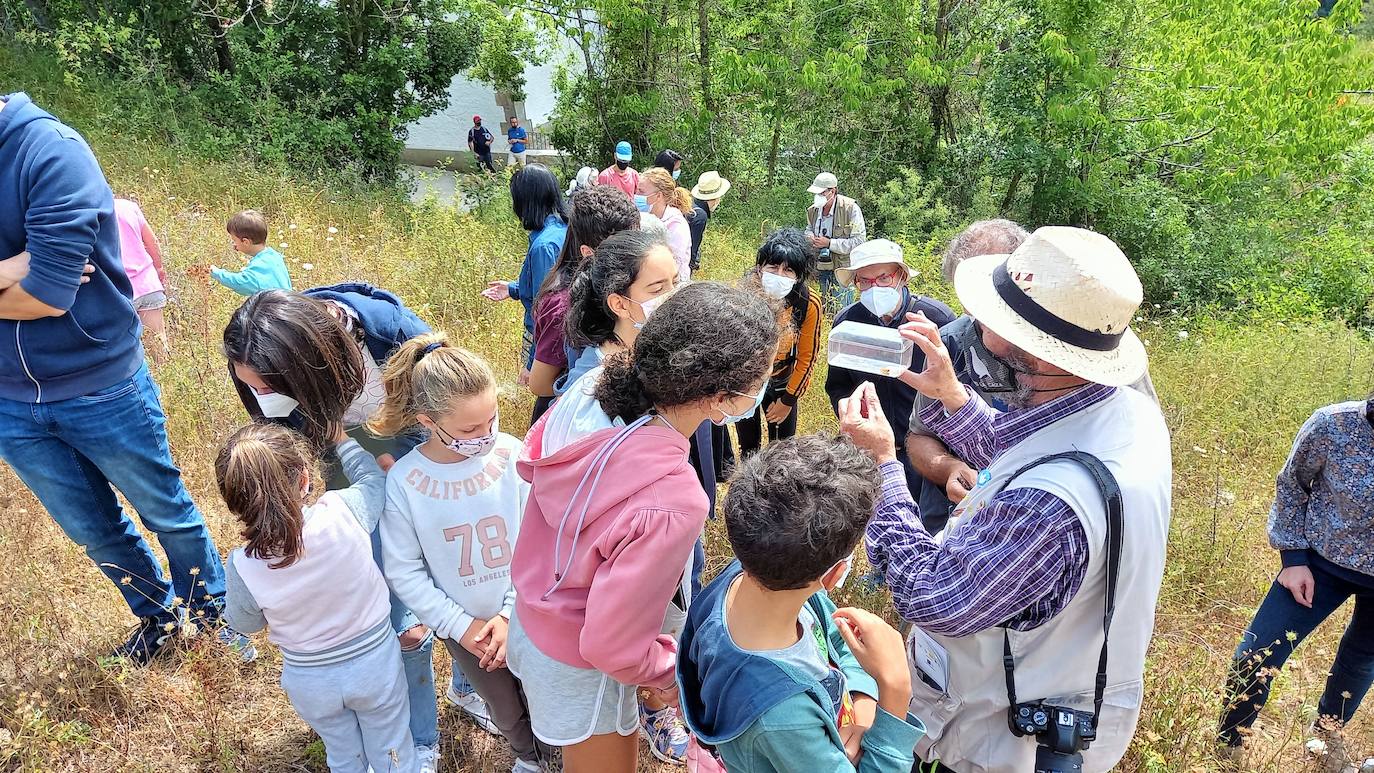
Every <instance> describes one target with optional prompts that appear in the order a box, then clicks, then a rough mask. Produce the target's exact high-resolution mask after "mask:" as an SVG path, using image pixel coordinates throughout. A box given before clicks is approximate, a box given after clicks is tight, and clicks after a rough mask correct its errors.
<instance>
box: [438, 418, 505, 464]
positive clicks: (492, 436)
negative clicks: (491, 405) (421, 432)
mask: <svg viewBox="0 0 1374 773" xmlns="http://www.w3.org/2000/svg"><path fill="white" fill-rule="evenodd" d="M500 422H501V416H500V414H497V416H496V418H494V419H492V420H491V432H489V433H487V434H485V435H481V436H479V437H464V438H456V437H453V436H452V435H450V434H448V433H447V432H445V431H444V428H443V427H440V426H439V425H438V424H435V425H434V428H435V429H437V430H439V435H440V437H439V439H440V440H443V441H444V446H445V447H446V448H448V450H450V451H452V452H453V453H455V454H462V455H463V456H467V457H473V456H486V455H487V452H488V451H490V450H491V449H492V448H493V447H494V446H495V445H496V435H497V434H498V433H499V432H500V428H499V425H500ZM445 437H447V438H448V439H447V440H444V438H445Z"/></svg>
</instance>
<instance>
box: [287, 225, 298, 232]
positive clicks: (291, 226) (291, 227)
mask: <svg viewBox="0 0 1374 773" xmlns="http://www.w3.org/2000/svg"><path fill="white" fill-rule="evenodd" d="M287 228H290V229H291V230H292V231H294V230H296V224H295V223H292V224H291V225H288V226H287Z"/></svg>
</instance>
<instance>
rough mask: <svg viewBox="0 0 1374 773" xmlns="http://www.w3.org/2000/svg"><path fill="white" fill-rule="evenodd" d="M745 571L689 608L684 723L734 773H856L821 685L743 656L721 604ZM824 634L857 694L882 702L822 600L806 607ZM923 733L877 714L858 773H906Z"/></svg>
mask: <svg viewBox="0 0 1374 773" xmlns="http://www.w3.org/2000/svg"><path fill="white" fill-rule="evenodd" d="M742 572H743V569H741V567H740V563H739V561H734V562H732V563H731V564H730V566H728V567H727V568H726V569H725V571H724V572H721V574H720V576H719V577H717V578H716V579H715V580H714V581H712V582H711V584H710V585H708V586H706V588H705V589H703V590H702V592H701V595H699V596H697V597H696V598H695V599H693V600H692V609H691V611H690V612H689V613H688V615H687V625H686V627H685V628H684V630H683V632H682V638H681V640H680V642H679V655H678V661H677V677H678V688H679V690H680V696H681V700H682V716H683V719H685V720H686V722H687V726H688V727H689V728H691V730H692V733H693V734H694V735H696V737H697V738H698V740H699V741H700V742H701V743H703V744H706V745H709V746H714V747H715V749H716V752H717V753H718V754H719V755H720V757H721V759H722V760H723V761H724V762H725V768H726V770H728V771H729V773H787V772H788V771H797V770H806V771H817V772H818V773H819V772H820V771H826V772H827V773H828V772H829V771H853V770H856V768H855V766H854V765H853V764H852V763H850V761H849V758H848V757H847V756H845V752H844V741H843V740H841V738H840V730H839V727H838V726H837V725H836V724H835V716H834V709H833V704H832V702H831V698H830V695H829V693H827V691H826V689H825V686H824V685H822V684H821V683H820V682H819V681H817V680H816V679H815V678H814V677H812V676H811V675H809V674H805V673H802V672H801V671H799V670H797V669H796V668H795V667H794V666H792V665H790V664H787V663H783V662H780V661H776V660H773V659H771V658H768V657H765V656H763V655H760V654H758V653H755V652H750V651H747V650H743V649H741V648H740V647H739V646H738V645H736V644H735V642H734V640H733V639H731V637H730V631H729V629H728V627H727V625H726V622H725V597H726V596H727V595H728V592H729V590H730V585H731V584H732V583H733V582H734V581H735V578H736V577H739V576H740V574H741V573H742ZM806 603H807V604H808V605H809V606H810V607H811V615H812V617H814V618H815V619H816V620H817V622H819V623H821V624H822V625H824V626H825V632H826V638H827V639H828V641H829V644H830V649H831V652H832V653H834V657H833V660H834V661H835V664H836V665H838V666H839V668H840V670H841V671H843V672H844V675H845V683H846V686H847V687H848V689H849V692H851V693H863V694H864V695H868V696H870V697H873V698H875V699H876V698H877V697H878V685H877V683H876V682H874V681H873V678H872V677H871V676H869V675H868V674H867V673H865V672H864V670H863V668H861V667H860V666H859V663H858V661H857V660H855V659H854V656H853V654H851V653H850V651H849V647H848V646H847V645H845V643H844V638H843V637H841V636H840V632H839V629H838V628H837V627H836V626H835V623H834V621H833V620H832V618H831V614H832V613H834V611H835V605H834V604H833V603H832V602H831V601H830V598H829V597H828V596H827V595H826V594H825V593H816V594H815V595H813V596H812V597H811V598H810V599H808V600H807V602H806ZM924 733H925V727H924V726H923V725H922V724H921V722H920V721H919V720H917V719H916V718H915V717H913V716H911V715H910V714H908V715H907V716H906V719H905V721H903V720H901V719H898V718H897V717H894V716H893V715H891V714H889V713H887V712H886V711H884V710H883V709H882V707H879V708H878V711H877V716H876V717H875V719H874V722H873V727H872V728H870V729H869V730H868V732H866V733H864V736H863V741H862V742H861V744H862V749H863V755H862V756H861V757H860V758H859V765H858V767H857V770H859V771H862V773H895V772H896V771H901V772H902V773H907V771H910V770H911V766H912V764H913V761H914V757H915V748H916V742H917V741H919V740H921V736H922V735H923V734H924Z"/></svg>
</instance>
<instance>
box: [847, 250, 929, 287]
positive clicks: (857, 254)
mask: <svg viewBox="0 0 1374 773" xmlns="http://www.w3.org/2000/svg"><path fill="white" fill-rule="evenodd" d="M885 263H890V264H892V265H893V266H895V267H897V268H901V269H902V270H903V271H905V272H906V273H907V275H908V276H910V275H911V269H910V268H908V267H907V265H906V256H905V254H904V253H903V252H902V246H901V245H900V244H897V243H896V242H894V241H892V240H890V239H869V240H868V241H866V242H864V243H863V244H860V245H859V246H858V247H855V248H854V251H853V252H851V253H849V268H837V269H835V281H837V282H839V283H840V284H842V285H846V286H852V285H853V284H854V274H855V272H857V271H858V270H859V269H861V268H868V267H869V266H878V265H882V264H885ZM902 284H906V282H905V281H903V282H902Z"/></svg>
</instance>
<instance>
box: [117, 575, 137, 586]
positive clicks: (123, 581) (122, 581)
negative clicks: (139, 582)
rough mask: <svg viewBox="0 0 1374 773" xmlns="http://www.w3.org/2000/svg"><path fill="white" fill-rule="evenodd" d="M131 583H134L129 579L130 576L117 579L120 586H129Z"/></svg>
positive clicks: (132, 579)
mask: <svg viewBox="0 0 1374 773" xmlns="http://www.w3.org/2000/svg"><path fill="white" fill-rule="evenodd" d="M133 581H134V578H132V577H130V576H129V575H127V574H126V575H124V576H123V577H120V578H119V584H120V585H129V584H132V583H133Z"/></svg>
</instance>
